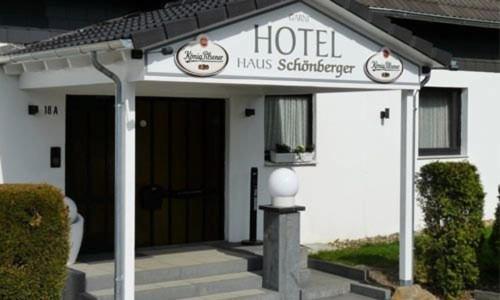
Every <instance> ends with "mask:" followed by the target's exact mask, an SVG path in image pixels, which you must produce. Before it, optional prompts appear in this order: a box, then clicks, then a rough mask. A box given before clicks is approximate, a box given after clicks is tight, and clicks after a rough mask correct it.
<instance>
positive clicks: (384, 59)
mask: <svg viewBox="0 0 500 300" xmlns="http://www.w3.org/2000/svg"><path fill="white" fill-rule="evenodd" d="M365 73H366V76H368V77H369V78H370V79H371V80H373V81H375V82H378V83H391V82H394V81H396V80H397V79H398V78H399V77H400V76H401V74H403V62H402V61H401V60H400V59H399V58H397V57H395V56H394V55H392V53H391V50H389V49H388V48H383V49H382V50H380V52H377V53H375V54H374V55H372V56H371V57H370V58H369V59H368V60H367V61H366V64H365Z"/></svg>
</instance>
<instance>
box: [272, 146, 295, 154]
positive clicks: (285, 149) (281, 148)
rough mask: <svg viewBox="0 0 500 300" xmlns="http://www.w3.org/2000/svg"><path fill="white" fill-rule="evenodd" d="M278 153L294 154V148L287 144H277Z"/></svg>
mask: <svg viewBox="0 0 500 300" xmlns="http://www.w3.org/2000/svg"><path fill="white" fill-rule="evenodd" d="M275 151H276V153H292V147H290V146H288V145H287V144H276V149H275Z"/></svg>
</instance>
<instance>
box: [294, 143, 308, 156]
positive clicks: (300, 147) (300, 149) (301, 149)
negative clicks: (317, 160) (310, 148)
mask: <svg viewBox="0 0 500 300" xmlns="http://www.w3.org/2000/svg"><path fill="white" fill-rule="evenodd" d="M293 152H295V153H297V154H300V153H305V152H306V147H304V145H298V146H297V147H295V150H293Z"/></svg>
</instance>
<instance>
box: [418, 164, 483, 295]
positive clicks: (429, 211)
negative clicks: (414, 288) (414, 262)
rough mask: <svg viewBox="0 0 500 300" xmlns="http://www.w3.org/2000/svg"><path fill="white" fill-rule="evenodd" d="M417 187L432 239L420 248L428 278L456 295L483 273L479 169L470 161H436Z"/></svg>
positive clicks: (444, 291) (445, 292)
mask: <svg viewBox="0 0 500 300" xmlns="http://www.w3.org/2000/svg"><path fill="white" fill-rule="evenodd" d="M417 187H418V191H419V198H418V201H419V203H420V205H421V207H422V210H423V214H424V219H425V224H426V228H425V229H424V234H425V235H426V236H427V237H428V238H429V239H428V241H427V242H426V243H423V249H422V250H421V251H422V257H421V259H422V261H423V265H424V268H425V269H426V275H427V280H428V283H429V284H430V285H431V286H432V287H433V288H434V289H435V290H436V292H438V293H441V294H442V295H444V296H445V298H447V299H454V298H455V297H457V296H458V295H459V294H460V293H461V292H462V291H464V290H465V289H467V288H471V287H473V286H474V285H475V283H476V282H477V280H478V277H479V268H478V263H477V251H478V248H479V245H480V241H481V236H482V230H483V222H482V217H483V205H484V196H485V194H484V192H483V188H482V185H481V181H480V178H479V174H478V173H477V169H476V167H475V166H473V165H471V164H470V163H468V162H435V163H431V164H428V165H425V166H424V167H422V169H421V172H420V176H419V179H418V181H417Z"/></svg>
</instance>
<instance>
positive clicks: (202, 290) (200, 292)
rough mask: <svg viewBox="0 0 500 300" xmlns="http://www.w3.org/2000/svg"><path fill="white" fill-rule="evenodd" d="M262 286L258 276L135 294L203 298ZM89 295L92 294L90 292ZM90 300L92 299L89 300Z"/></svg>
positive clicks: (150, 299)
mask: <svg viewBox="0 0 500 300" xmlns="http://www.w3.org/2000/svg"><path fill="white" fill-rule="evenodd" d="M261 286H262V279H261V277H259V276H248V277H242V278H236V279H228V280H221V281H217V282H207V283H203V282H200V283H193V284H191V285H182V286H175V287H161V286H159V287H157V288H151V289H148V290H140V291H136V292H135V299H136V300H170V299H182V298H189V297H197V296H204V295H209V294H216V293H227V292H233V291H238V290H243V289H257V288H259V287H261ZM90 294H92V293H91V292H90ZM89 299H92V298H89ZM94 299H97V300H113V299H114V298H113V295H106V296H98V297H95V298H94Z"/></svg>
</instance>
